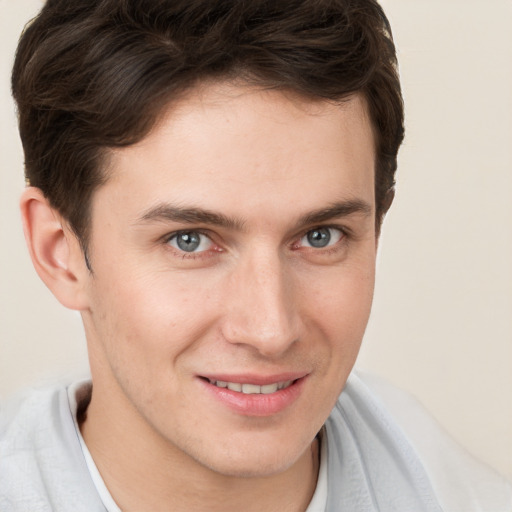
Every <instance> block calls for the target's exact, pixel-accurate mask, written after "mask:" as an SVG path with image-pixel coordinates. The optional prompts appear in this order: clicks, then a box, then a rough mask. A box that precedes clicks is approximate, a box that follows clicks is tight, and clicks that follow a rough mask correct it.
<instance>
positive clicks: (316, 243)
mask: <svg viewBox="0 0 512 512" xmlns="http://www.w3.org/2000/svg"><path fill="white" fill-rule="evenodd" d="M330 241H331V233H330V231H329V229H328V228H321V229H314V230H313V231H310V232H309V233H308V242H309V243H310V244H311V245H312V246H313V247H325V246H326V245H328V244H329V242H330Z"/></svg>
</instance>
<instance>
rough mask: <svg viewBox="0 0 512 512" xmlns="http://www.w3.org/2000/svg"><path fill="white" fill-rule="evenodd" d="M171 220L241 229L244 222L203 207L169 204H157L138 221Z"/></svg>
mask: <svg viewBox="0 0 512 512" xmlns="http://www.w3.org/2000/svg"><path fill="white" fill-rule="evenodd" d="M152 221H163V222H165V221H171V222H182V223H185V224H209V225H213V226H220V227H223V228H227V229H232V230H236V231H242V230H243V227H244V224H245V222H244V221H243V220H240V219H234V218H231V217H227V216H226V215H223V214H222V213H217V212H212V211H210V210H205V209H203V208H187V207H181V206H174V205H171V204H159V205H157V206H155V207H153V208H151V209H149V210H148V211H147V212H146V213H144V214H143V215H142V217H141V218H140V219H139V222H152Z"/></svg>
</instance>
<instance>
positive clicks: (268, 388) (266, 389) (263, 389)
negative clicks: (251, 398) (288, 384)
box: [260, 383, 279, 395]
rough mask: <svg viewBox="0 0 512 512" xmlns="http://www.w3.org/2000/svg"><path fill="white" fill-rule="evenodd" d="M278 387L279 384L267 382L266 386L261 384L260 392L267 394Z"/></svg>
mask: <svg viewBox="0 0 512 512" xmlns="http://www.w3.org/2000/svg"><path fill="white" fill-rule="evenodd" d="M278 389H279V384H277V383H276V384H267V385H266V386H261V391H260V392H261V393H263V394H264V395H268V394H269V393H275V392H276V391H277V390H278Z"/></svg>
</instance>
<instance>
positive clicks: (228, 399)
mask: <svg viewBox="0 0 512 512" xmlns="http://www.w3.org/2000/svg"><path fill="white" fill-rule="evenodd" d="M307 377H308V375H307V374H303V373H301V374H297V373H295V374H282V375H280V376H277V375H276V376H274V377H270V376H267V377H261V376H259V377H258V376H254V375H253V376H251V375H245V376H243V375H237V376H234V375H215V376H213V375H210V376H208V377H206V376H202V377H201V378H200V379H199V380H200V381H202V382H203V385H204V386H205V387H204V389H205V391H207V393H209V396H211V397H213V398H215V399H216V401H217V403H221V404H223V406H226V407H227V408H228V409H230V410H231V411H234V412H235V413H238V414H241V415H243V416H259V417H262V416H272V415H274V414H278V413H280V412H283V411H284V410H285V409H288V408H289V407H291V406H292V404H293V403H294V402H296V401H297V400H298V399H299V397H300V396H301V395H302V392H303V390H304V386H305V382H306V380H308V379H307Z"/></svg>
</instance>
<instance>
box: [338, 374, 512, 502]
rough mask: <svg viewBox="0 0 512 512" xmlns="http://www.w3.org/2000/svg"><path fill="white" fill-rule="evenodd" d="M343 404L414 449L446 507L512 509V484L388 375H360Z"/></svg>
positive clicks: (352, 381)
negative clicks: (481, 461) (483, 462)
mask: <svg viewBox="0 0 512 512" xmlns="http://www.w3.org/2000/svg"><path fill="white" fill-rule="evenodd" d="M343 395H345V396H343ZM347 402H348V404H347ZM338 407H340V408H341V409H342V410H345V411H346V410H347V408H348V409H350V407H353V408H354V409H357V410H358V411H359V414H361V411H364V412H363V414H364V415H366V419H365V421H366V423H369V424H372V429H374V430H375V429H376V430H387V432H388V433H391V435H389V437H387V438H386V439H387V441H386V442H388V443H395V444H396V445H397V446H399V447H401V449H403V450H404V451H403V454H405V452H406V451H407V450H409V451H410V454H409V455H408V456H407V457H409V458H410V457H416V459H417V461H418V463H419V465H421V467H422V468H423V470H424V472H425V475H426V477H427V478H428V480H429V482H430V484H431V487H432V489H433V491H434V494H435V496H436V499H437V500H438V502H439V504H440V506H441V508H442V509H443V510H445V511H447V512H459V511H460V512H473V511H474V512H477V511H486V512H487V511H489V512H510V511H512V487H511V485H510V484H509V483H508V482H507V481H506V480H505V479H504V478H503V477H501V476H500V475H498V474H497V473H496V472H495V471H493V470H492V469H491V468H489V467H487V466H486V465H484V464H482V463H480V462H479V461H477V460H476V459H475V458H474V457H472V456H471V455H470V454H469V453H468V452H467V451H466V450H465V449H464V448H462V447H461V446H460V445H459V444H458V443H457V442H456V441H454V440H453V439H452V438H451V437H450V436H449V435H448V434H447V433H446V432H445V431H444V430H443V428H442V427H441V426H440V425H439V424H438V423H437V421H436V420H435V419H434V418H433V417H432V416H430V414H428V413H427V411H426V410H425V409H424V408H423V407H422V406H421V404H420V403H419V402H418V401H417V400H416V399H415V398H414V397H412V396H411V395H409V394H408V393H406V392H404V391H402V390H400V389H398V388H396V387H394V386H392V385H391V384H389V383H388V382H386V381H385V380H383V379H380V378H377V377H375V376H372V375H368V374H361V373H357V374H354V375H352V376H351V378H350V380H349V382H348V383H347V387H346V389H345V391H344V393H342V396H341V397H340V401H339V403H338ZM403 454H402V455H403Z"/></svg>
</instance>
